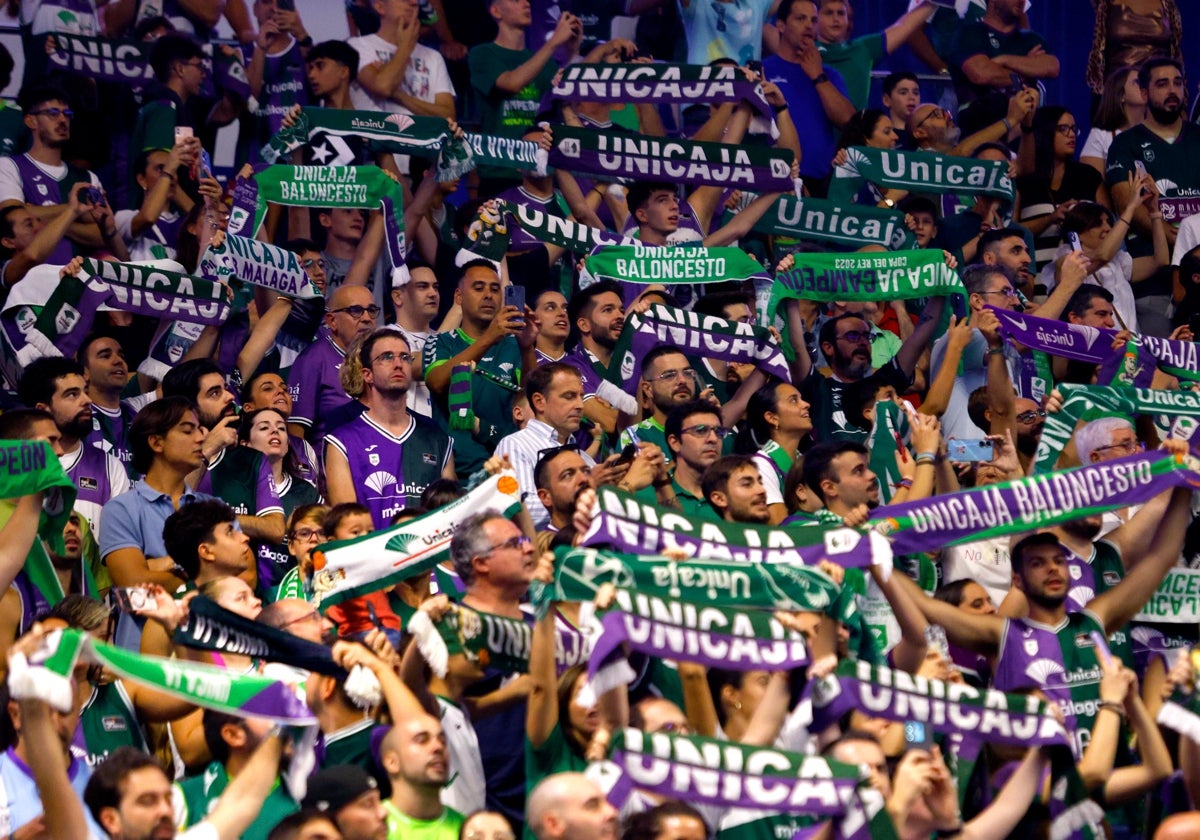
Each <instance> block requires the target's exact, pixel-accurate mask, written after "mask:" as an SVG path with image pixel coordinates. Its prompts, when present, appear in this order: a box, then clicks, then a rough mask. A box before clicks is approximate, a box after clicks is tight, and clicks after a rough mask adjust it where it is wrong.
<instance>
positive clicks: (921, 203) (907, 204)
mask: <svg viewBox="0 0 1200 840" xmlns="http://www.w3.org/2000/svg"><path fill="white" fill-rule="evenodd" d="M896 207H897V208H898V209H899V210H900V212H902V213H909V214H911V213H928V214H929V215H930V216H933V219H934V221H935V222H936V221H938V220H939V219H940V218H941V215H942V214H941V212H940V211H939V210H938V206H937V205H936V204H934V203H933V199H930V198H926V197H925V196H923V195H910V196H909V197H908V198H905V199H903V200H902V201H901V202H900V203H899V204H897V205H896Z"/></svg>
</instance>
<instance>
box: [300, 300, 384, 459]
mask: <svg viewBox="0 0 1200 840" xmlns="http://www.w3.org/2000/svg"><path fill="white" fill-rule="evenodd" d="M378 320H379V306H378V305H377V304H376V303H375V298H374V297H373V296H372V295H371V292H370V290H369V289H367V288H366V287H365V286H341V287H339V288H338V289H337V290H336V291H335V292H334V293H333V294H332V295H330V296H329V298H328V299H327V300H326V302H325V323H324V325H323V327H322V329H321V330H319V331H318V332H317V338H316V340H315V341H314V342H313V343H312V344H310V345H309V346H308V347H307V348H305V350H304V352H303V353H301V354H300V355H299V356H298V357H297V358H296V363H295V364H293V365H292V369H291V372H290V373H289V375H288V390H289V391H290V392H291V394H292V416H291V417H290V418H288V432H290V433H291V434H293V435H296V436H297V437H303V438H305V439H306V440H308V441H309V442H310V443H313V444H314V445H317V444H318V443H319V442H320V441H321V440H322V439H323V438H324V437H325V432H327V431H329V430H330V429H332V428H334V427H335V426H337V425H341V424H342V423H345V422H347V421H349V420H353V419H354V416H355V415H354V414H349V415H348V414H347V413H346V409H347V407H348V406H349V405H350V404H351V403H352V402H353V401H352V400H351V399H350V397H348V396H347V395H346V392H345V390H343V388H342V385H341V382H339V381H338V369H339V368H340V367H341V366H342V360H343V359H344V358H345V357H346V350H347V348H349V347H350V345H351V344H353V343H354V340H355V339H357V338H359V337H360V336H363V335H366V334H367V333H369V332H371V330H373V329H375V327H376V326H378V323H377V322H378ZM318 451H320V449H319V448H318Z"/></svg>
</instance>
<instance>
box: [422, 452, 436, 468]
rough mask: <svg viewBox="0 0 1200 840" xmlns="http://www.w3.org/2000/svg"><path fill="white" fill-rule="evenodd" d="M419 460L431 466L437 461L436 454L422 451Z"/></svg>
mask: <svg viewBox="0 0 1200 840" xmlns="http://www.w3.org/2000/svg"><path fill="white" fill-rule="evenodd" d="M421 461H422V462H424V463H426V464H429V465H431V466H432V465H434V464H436V463H437V456H436V455H434V454H433V453H432V452H422V453H421Z"/></svg>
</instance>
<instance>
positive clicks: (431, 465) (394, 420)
mask: <svg viewBox="0 0 1200 840" xmlns="http://www.w3.org/2000/svg"><path fill="white" fill-rule="evenodd" d="M358 356H359V360H360V361H361V362H362V376H363V383H364V384H366V385H368V386H370V388H371V405H370V407H369V408H367V410H366V412H364V413H363V414H360V415H359V416H358V417H356V418H355V419H353V420H351V421H350V422H349V423H347V424H346V425H344V426H342V427H340V428H338V429H335V430H334V431H332V432H330V433H329V434H328V435H326V436H325V480H326V482H327V483H328V487H329V503H330V504H331V505H339V504H342V503H344V502H359V503H360V504H363V505H365V506H366V507H367V508H369V509H370V511H371V518H372V520H373V521H374V523H375V527H376V528H386V527H388V526H389V525H391V523H392V517H393V516H394V515H395V514H397V513H399V512H400V511H401V510H403V509H404V508H412V507H419V506H420V503H421V502H420V500H421V493H423V492H424V491H425V488H426V487H427V486H428V485H429V483H430V482H431V481H436V480H437V479H438V478H449V479H453V478H454V477H455V472H454V441H453V440H451V438H450V437H449V436H448V435H447V434H446V433H445V432H443V431H442V430H441V429H439V428H438V427H437V426H436V425H435V424H434V422H433V421H432V420H426V419H425V418H424V417H419V416H418V415H416V414H414V413H413V412H412V411H411V410H410V409H409V407H408V389H409V388H410V387H411V386H412V368H413V363H414V360H415V356H414V354H413V353H412V351H411V349H410V348H409V345H408V342H407V341H405V340H404V337H403V336H402V335H400V334H399V333H397V332H396V331H395V330H389V329H387V328H386V327H385V328H383V329H379V330H376V331H375V332H373V333H371V334H370V335H369V336H367V338H366V340H365V341H364V342H363V343H362V346H361V347H360V348H359V351H358Z"/></svg>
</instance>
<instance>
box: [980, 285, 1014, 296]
mask: <svg viewBox="0 0 1200 840" xmlns="http://www.w3.org/2000/svg"><path fill="white" fill-rule="evenodd" d="M979 294H981V295H1004V297H1006V298H1014V297H1016V296H1017V290H1016V289H1014V288H1013V287H1012V286H1005V287H1004V288H1003V289H992V290H991V291H988V292H980V293H979Z"/></svg>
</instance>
